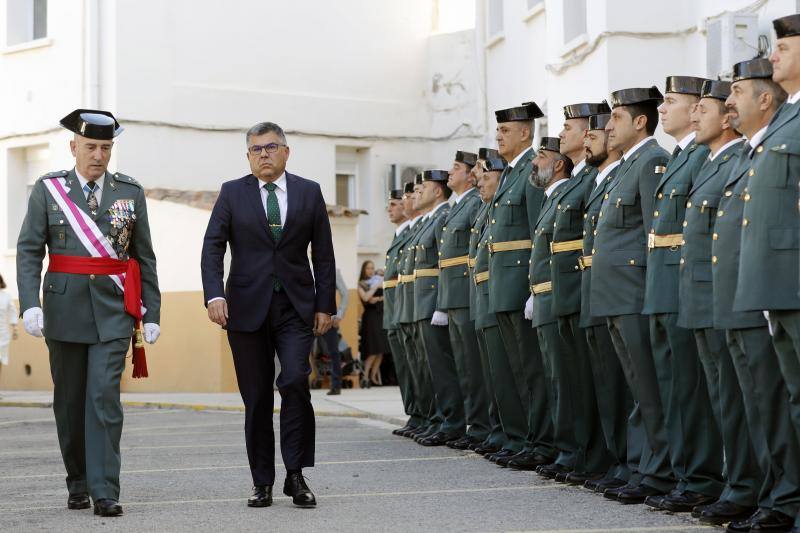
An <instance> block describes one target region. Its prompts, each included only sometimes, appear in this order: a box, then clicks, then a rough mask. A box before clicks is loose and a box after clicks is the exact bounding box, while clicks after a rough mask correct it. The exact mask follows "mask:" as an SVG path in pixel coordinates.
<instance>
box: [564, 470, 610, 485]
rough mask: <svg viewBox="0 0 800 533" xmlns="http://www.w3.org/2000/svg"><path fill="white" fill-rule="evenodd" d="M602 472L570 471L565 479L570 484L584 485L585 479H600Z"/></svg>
mask: <svg viewBox="0 0 800 533" xmlns="http://www.w3.org/2000/svg"><path fill="white" fill-rule="evenodd" d="M601 479H603V474H592V473H590V472H570V473H569V474H567V476H566V479H565V481H566V482H567V483H568V484H570V485H584V484H585V483H586V482H587V481H600V480H601Z"/></svg>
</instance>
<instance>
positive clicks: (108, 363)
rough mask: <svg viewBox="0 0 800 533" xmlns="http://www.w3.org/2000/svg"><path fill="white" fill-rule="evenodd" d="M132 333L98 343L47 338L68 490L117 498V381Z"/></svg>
mask: <svg viewBox="0 0 800 533" xmlns="http://www.w3.org/2000/svg"><path fill="white" fill-rule="evenodd" d="M130 344H131V340H130V338H125V339H116V340H113V341H109V342H99V343H97V344H78V343H72V342H61V341H55V340H51V339H47V347H48V350H49V352H50V373H51V375H52V377H53V386H54V389H53V412H54V413H55V418H56V429H57V431H58V444H59V446H60V447H61V457H62V459H63V460H64V467H65V468H66V470H67V489H68V490H69V493H70V494H79V493H86V492H88V493H89V495H91V497H92V499H93V500H95V501H97V500H102V499H112V500H119V472H120V466H121V457H120V450H119V441H120V438H121V436H122V418H123V415H122V403H121V402H120V398H119V382H120V378H121V377H122V372H123V371H124V370H125V354H126V353H127V352H128V347H129V346H130Z"/></svg>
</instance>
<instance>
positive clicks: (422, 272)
mask: <svg viewBox="0 0 800 533" xmlns="http://www.w3.org/2000/svg"><path fill="white" fill-rule="evenodd" d="M439 272H440V270H439V269H438V268H419V269H417V270H415V271H414V277H415V278H438V277H439Z"/></svg>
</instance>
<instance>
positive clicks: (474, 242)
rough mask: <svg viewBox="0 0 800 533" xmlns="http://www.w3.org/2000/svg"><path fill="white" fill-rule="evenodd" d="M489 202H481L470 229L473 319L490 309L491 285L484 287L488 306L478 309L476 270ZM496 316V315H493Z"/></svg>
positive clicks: (470, 289)
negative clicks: (489, 292)
mask: <svg viewBox="0 0 800 533" xmlns="http://www.w3.org/2000/svg"><path fill="white" fill-rule="evenodd" d="M489 205H490V204H489V203H488V202H487V203H481V206H480V208H479V209H478V214H477V215H476V216H475V220H474V221H473V222H472V227H471V228H470V230H469V260H470V264H471V265H472V266H471V267H470V269H469V281H470V283H469V319H470V320H472V321H475V320H477V318H478V313H479V312H481V313H488V309H489V301H488V300H489V297H488V291H489V286H488V285H487V286H486V287H483V289H485V290H486V293H487V297H486V301H484V302H483V305H484V306H486V307H485V308H484V309H478V301H477V298H478V285H477V284H476V283H475V272H477V270H476V265H477V264H476V260H477V257H478V245H479V244H480V241H481V237H482V236H483V231H484V229H486V218H487V216H488V215H489ZM488 258H489V255H488V253H487V254H486V260H487V262H486V264H485V265H484V266H485V268H484V270H488V268H489V263H488ZM492 317H494V315H492ZM475 329H479V327H478V325H477V324H475Z"/></svg>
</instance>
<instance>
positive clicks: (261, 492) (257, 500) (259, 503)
mask: <svg viewBox="0 0 800 533" xmlns="http://www.w3.org/2000/svg"><path fill="white" fill-rule="evenodd" d="M270 505H272V485H256V486H255V487H253V495H252V496H250V497H249V498H247V506H248V507H269V506H270Z"/></svg>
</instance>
